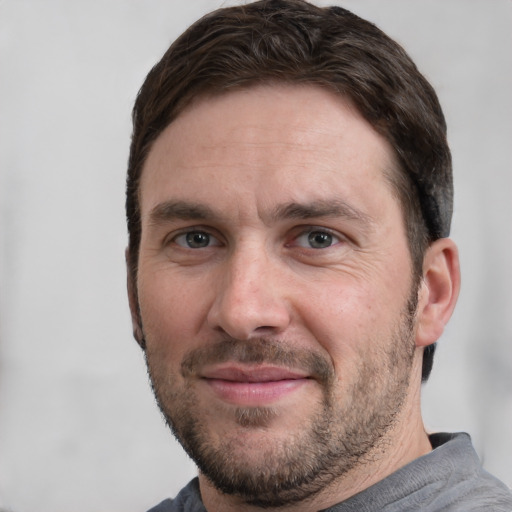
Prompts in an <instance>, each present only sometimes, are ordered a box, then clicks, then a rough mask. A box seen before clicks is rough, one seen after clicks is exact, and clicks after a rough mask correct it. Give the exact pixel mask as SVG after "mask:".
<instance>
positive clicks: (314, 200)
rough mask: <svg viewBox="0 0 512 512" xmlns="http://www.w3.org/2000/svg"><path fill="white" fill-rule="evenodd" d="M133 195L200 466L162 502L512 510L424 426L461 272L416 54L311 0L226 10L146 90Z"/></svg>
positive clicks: (134, 233) (153, 362) (430, 98)
mask: <svg viewBox="0 0 512 512" xmlns="http://www.w3.org/2000/svg"><path fill="white" fill-rule="evenodd" d="M126 192H127V197H126V213H127V221H128V230H129V243H128V248H127V251H126V261H127V272H128V294H129V300H130V308H131V315H132V322H133V332H134V337H135V339H136V340H137V342H138V343H139V345H140V346H141V348H142V350H143V353H144V356H145V360H146V363H147V368H148V373H149V376H150V380H151V384H152V387H153V391H154V394H155V397H156V400H157V402H158V405H159V407H160V410H161V412H162V414H163V416H164V418H165V421H166V422H167V424H168V425H169V427H170V429H171V430H172V432H173V434H174V435H175V437H176V438H177V439H178V441H179V442H180V443H181V445H182V446H183V448H184V449H185V451H186V452H187V453H188V454H189V456H190V457H191V458H192V459H193V461H194V462H195V463H196V465H197V467H198V471H199V476H198V479H195V480H193V481H192V482H191V483H190V484H189V485H188V486H187V487H186V488H185V489H184V490H183V491H182V492H181V493H180V495H179V496H178V497H177V498H176V499H174V500H166V501H165V502H163V503H162V504H161V505H160V506H159V507H157V508H155V509H154V510H155V511H174V510H187V511H193V510H194V511H196V510H207V511H208V512H215V511H231V510H233V511H235V510H237V511H244V510H248V511H249V510H250V511H255V510H260V509H261V510H263V509H266V510H281V509H282V510H298V511H317V510H332V511H335V510H336V511H342V510H383V509H386V510H387V509H388V508H387V507H389V510H397V511H400V510H404V511H405V510H423V509H424V510H432V511H438V510H439V511H441V510H467V509H468V506H469V504H471V503H474V502H475V500H477V501H478V502H479V503H482V504H483V505H485V506H486V507H487V508H489V507H490V508H491V509H492V510H509V509H510V507H512V497H511V495H510V493H509V491H508V490H507V489H506V487H505V486H504V485H503V484H502V483H501V482H499V481H498V480H496V479H495V478H494V477H492V476H490V475H489V474H488V473H486V472H484V471H483V469H482V467H481V464H480V461H479V460H478V458H477V456H476V453H475V452H474V450H473V448H472V445H471V441H470V439H469V437H468V436H467V435H465V434H449V433H434V434H432V433H427V431H426V429H425V426H424V423H423V419H422V415H421V408H420V394H421V386H422V383H424V382H426V381H427V380H428V378H429V375H430V372H431V369H432V365H433V362H434V352H435V347H436V342H437V341H438V339H439V337H440V336H441V334H442V332H443V330H444V328H445V325H446V324H447V322H448V320H449V318H450V316H451V314H452V312H453V310H454V307H455V304H456V301H457V296H458V292H459V287H460V272H459V257H458V250H457V247H456V245H455V243H454V242H453V241H452V240H451V239H450V238H449V234H450V225H451V218H452V210H453V181H452V162H451V156H450V150H449V147H448V144H447V138H446V123H445V118H444V115H443V112H442V109H441V106H440V104H439V101H438V98H437V95H436V93H435V91H434V89H433V88H432V86H431V85H430V84H429V82H428V81H427V80H426V79H425V77H424V76H423V75H422V73H421V72H420V71H419V70H418V69H417V67H416V65H415V64H414V62H413V61H412V60H411V58H410V57H409V56H408V54H407V53H406V52H405V51H404V49H403V48H402V47H401V46H400V45H399V44H397V43H396V42H394V41H393V40H392V39H391V38H389V37H388V36H387V35H386V34H384V33H383V32H382V31H381V30H380V29H379V28H377V27H376V26H375V25H373V24H372V23H370V22H368V21H366V20H364V19H362V18H360V17H358V16H356V15H355V14H353V13H351V12H349V11H348V10H346V9H344V8H342V7H339V6H333V7H318V6H315V5H314V4H311V3H308V2H305V1H303V0H262V1H257V2H254V3H245V4H241V5H238V6H232V7H225V8H221V9H219V10H216V11H214V12H212V13H210V14H208V15H206V16H205V17H203V18H201V19H200V20H198V21H197V22H196V23H194V24H193V25H192V26H191V27H190V28H189V29H187V30H186V31H185V32H184V33H183V34H182V35H181V36H180V37H179V38H178V39H177V40H176V41H175V42H174V43H173V44H172V45H171V46H170V48H169V49H168V50H167V52H166V53H165V55H164V56H163V57H162V59H161V60H160V61H159V62H158V63H157V64H156V65H155V66H154V67H153V69H152V70H151V71H150V73H149V74H148V76H147V77H146V80H145V81H144V83H143V85H142V88H141V89H140V92H139V94H138V97H137V100H136V103H135V106H134V110H133V136H132V141H131V148H130V157H129V164H128V177H127V189H126ZM456 503H458V504H459V505H458V506H459V508H456V506H455V504H456ZM372 506H373V507H374V508H371V507H372ZM201 507H202V508H201ZM493 507H494V508H493Z"/></svg>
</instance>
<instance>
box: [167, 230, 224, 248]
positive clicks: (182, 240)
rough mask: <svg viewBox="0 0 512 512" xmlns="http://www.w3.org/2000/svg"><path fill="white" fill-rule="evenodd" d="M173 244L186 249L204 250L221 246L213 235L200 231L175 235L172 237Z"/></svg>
mask: <svg viewBox="0 0 512 512" xmlns="http://www.w3.org/2000/svg"><path fill="white" fill-rule="evenodd" d="M173 242H175V243H176V244H177V245H179V246H180V247H185V248H187V249H204V248H206V247H212V246H218V245H221V243H220V242H219V240H217V238H215V237H214V236H213V235H210V233H207V232H206V231H200V230H194V231H187V232H186V233H182V234H181V235H177V236H176V237H174V239H173Z"/></svg>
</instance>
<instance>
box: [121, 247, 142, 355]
mask: <svg viewBox="0 0 512 512" xmlns="http://www.w3.org/2000/svg"><path fill="white" fill-rule="evenodd" d="M125 260H126V286H127V289H128V303H129V304H130V313H131V316H132V329H133V337H134V338H135V340H136V341H137V343H138V344H139V345H140V347H141V348H142V349H143V350H144V349H145V348H146V342H145V340H144V333H143V331H142V321H141V318H140V309H139V300H138V297H137V283H136V277H135V271H134V270H133V268H132V265H131V263H130V261H131V258H130V252H129V249H128V248H127V249H126V251H125Z"/></svg>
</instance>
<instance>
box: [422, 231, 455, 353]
mask: <svg viewBox="0 0 512 512" xmlns="http://www.w3.org/2000/svg"><path fill="white" fill-rule="evenodd" d="M459 289H460V267H459V255H458V250H457V246H456V245H455V243H454V242H453V240H451V239H449V238H441V239H439V240H436V241H435V242H433V243H432V244H431V245H430V247H429V248H428V249H427V251H426V254H425V258H424V260H423V279H422V283H421V286H420V290H419V299H418V310H417V323H416V346H418V347H426V346H428V345H431V344H432V343H435V342H436V341H437V340H438V339H439V338H440V336H441V334H442V333H443V330H444V326H445V325H446V323H447V322H448V320H449V319H450V317H451V315H452V313H453V309H454V308H455V303H456V302H457V297H458V295H459Z"/></svg>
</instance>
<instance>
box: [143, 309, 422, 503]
mask: <svg viewBox="0 0 512 512" xmlns="http://www.w3.org/2000/svg"><path fill="white" fill-rule="evenodd" d="M415 309H416V302H415V301H413V303H412V302H411V300H410V301H409V303H408V305H407V308H406V310H405V311H404V312H403V313H402V315H401V316H400V320H399V322H398V325H396V326H395V328H394V331H393V333H392V334H391V335H390V342H389V343H388V344H387V349H386V352H384V353H381V354H378V355H372V354H369V353H365V354H361V357H360V360H359V369H358V372H357V375H358V378H357V380H356V381H355V382H353V383H352V385H351V386H350V387H349V388H348V389H347V388H343V389H342V390H341V392H339V393H340V398H338V395H337V393H336V386H335V381H336V375H335V373H334V367H333V365H332V362H331V361H330V360H329V359H327V358H325V356H320V355H318V354H315V353H313V352H309V351H307V352H306V351H300V352H298V351H297V350H295V349H293V348H286V343H285V342H281V341H279V340H272V339H259V340H254V339H253V340H250V341H249V342H247V341H241V340H233V339H223V340H221V341H219V342H218V343H217V344H215V345H212V346H209V347H208V348H204V349H198V350H196V351H194V352H192V353H190V354H188V355H187V356H186V357H185V358H184V360H183V363H182V365H181V377H182V379H181V380H182V381H183V377H185V382H187V380H186V377H187V375H191V374H193V373H194V371H195V369H196V368H197V367H200V366H201V364H203V363H206V362H208V363H210V362H222V361H225V360H230V361H239V362H244V363H254V364H258V363H263V362H266V363H273V364H281V365H285V366H286V365H291V364H292V365H293V364H296V363H297V362H299V361H302V362H301V364H302V365H303V366H302V367H304V366H305V367H306V368H308V369H309V370H310V371H311V372H312V373H313V374H314V375H315V378H316V380H317V381H318V382H319V383H320V384H321V386H322V390H323V397H322V400H321V402H319V404H318V410H317V412H316V413H315V414H313V415H311V416H310V417H309V418H304V422H303V423H302V424H301V425H300V426H299V427H298V428H297V430H296V431H295V432H290V434H289V436H288V437H287V438H286V439H281V440H279V441H277V442H273V436H272V422H273V421H274V420H275V419H276V418H277V416H278V411H277V410H275V409H273V408H271V407H239V408H237V409H236V411H235V422H236V424H237V425H238V427H239V428H238V429H234V430H237V434H235V435H233V436H230V432H229V431H228V430H227V429H226V432H225V433H224V434H221V435H216V436H212V435H211V432H210V429H209V425H208V419H207V417H205V415H204V414H203V411H202V410H201V408H200V407H198V403H199V402H198V400H197V397H196V395H195V392H194V389H193V386H190V387H187V386H186V385H185V386H183V387H179V386H178V385H177V384H176V381H177V379H176V378H174V377H173V376H172V375H169V373H168V369H167V368H164V367H163V364H162V363H161V362H160V359H159V357H158V355H157V354H152V353H151V351H150V350H147V351H146V362H147V365H148V373H149V376H150V380H151V384H152V387H153V391H154V393H155V396H156V399H157V402H158V405H159V407H160V410H161V411H162V413H163V415H164V418H165V420H166V422H167V424H168V425H169V427H170V428H171V430H172V432H173V433H174V435H175V437H176V438H177V439H178V441H179V442H180V443H181V444H182V446H183V447H184V449H185V450H186V451H187V453H188V454H189V455H190V457H191V458H192V459H193V460H194V461H195V463H196V464H197V466H198V468H199V470H200V471H201V473H202V474H203V475H204V476H205V477H206V478H208V479H209V480H210V482H211V483H212V484H213V486H214V487H216V488H217V489H218V490H219V491H221V492H222V493H224V494H228V495H233V496H238V497H239V498H241V499H242V501H244V502H246V503H248V504H252V505H257V506H260V507H262V508H276V507H280V506H283V505H290V504H293V503H297V502H300V501H303V500H306V499H308V498H311V497H312V496H314V495H315V494H317V493H318V492H320V491H321V490H323V489H324V488H325V487H326V486H328V485H329V484H331V483H332V482H333V481H335V480H336V479H340V477H343V475H345V474H346V473H347V472H349V471H350V470H352V469H354V468H355V467H356V466H358V465H362V464H365V463H367V462H369V460H368V458H369V457H371V456H372V455H371V454H372V453H373V454H374V453H375V451H376V448H377V447H378V445H379V444H380V443H381V442H382V441H383V440H384V439H385V435H386V433H387V432H389V430H390V429H391V428H392V427H393V425H394V423H395V421H396V418H397V416H398V415H399V413H400V411H401V409H402V407H403V404H404V401H405V399H406V396H407V392H408V388H409V380H410V373H411V367H412V361H413V356H414V341H413V325H414V311H415ZM379 345H380V344H379ZM366 346H370V347H371V346H372V344H371V343H367V344H366ZM304 358H305V359H306V362H304ZM347 396H348V397H350V399H348V400H347V398H346V397H347ZM342 397H343V400H342ZM340 403H342V404H344V405H340ZM251 429H254V430H255V429H258V430H260V431H261V430H265V429H268V439H267V440H265V442H259V443H258V446H247V444H246V440H245V437H246V436H244V435H239V434H240V430H246V431H247V432H248V433H250V431H251ZM214 437H215V439H214ZM260 437H261V436H260ZM248 438H249V439H250V435H249V436H248ZM248 452H250V453H251V454H255V453H256V454H257V456H256V457H253V459H252V460H251V458H250V457H248V456H247V453H248Z"/></svg>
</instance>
